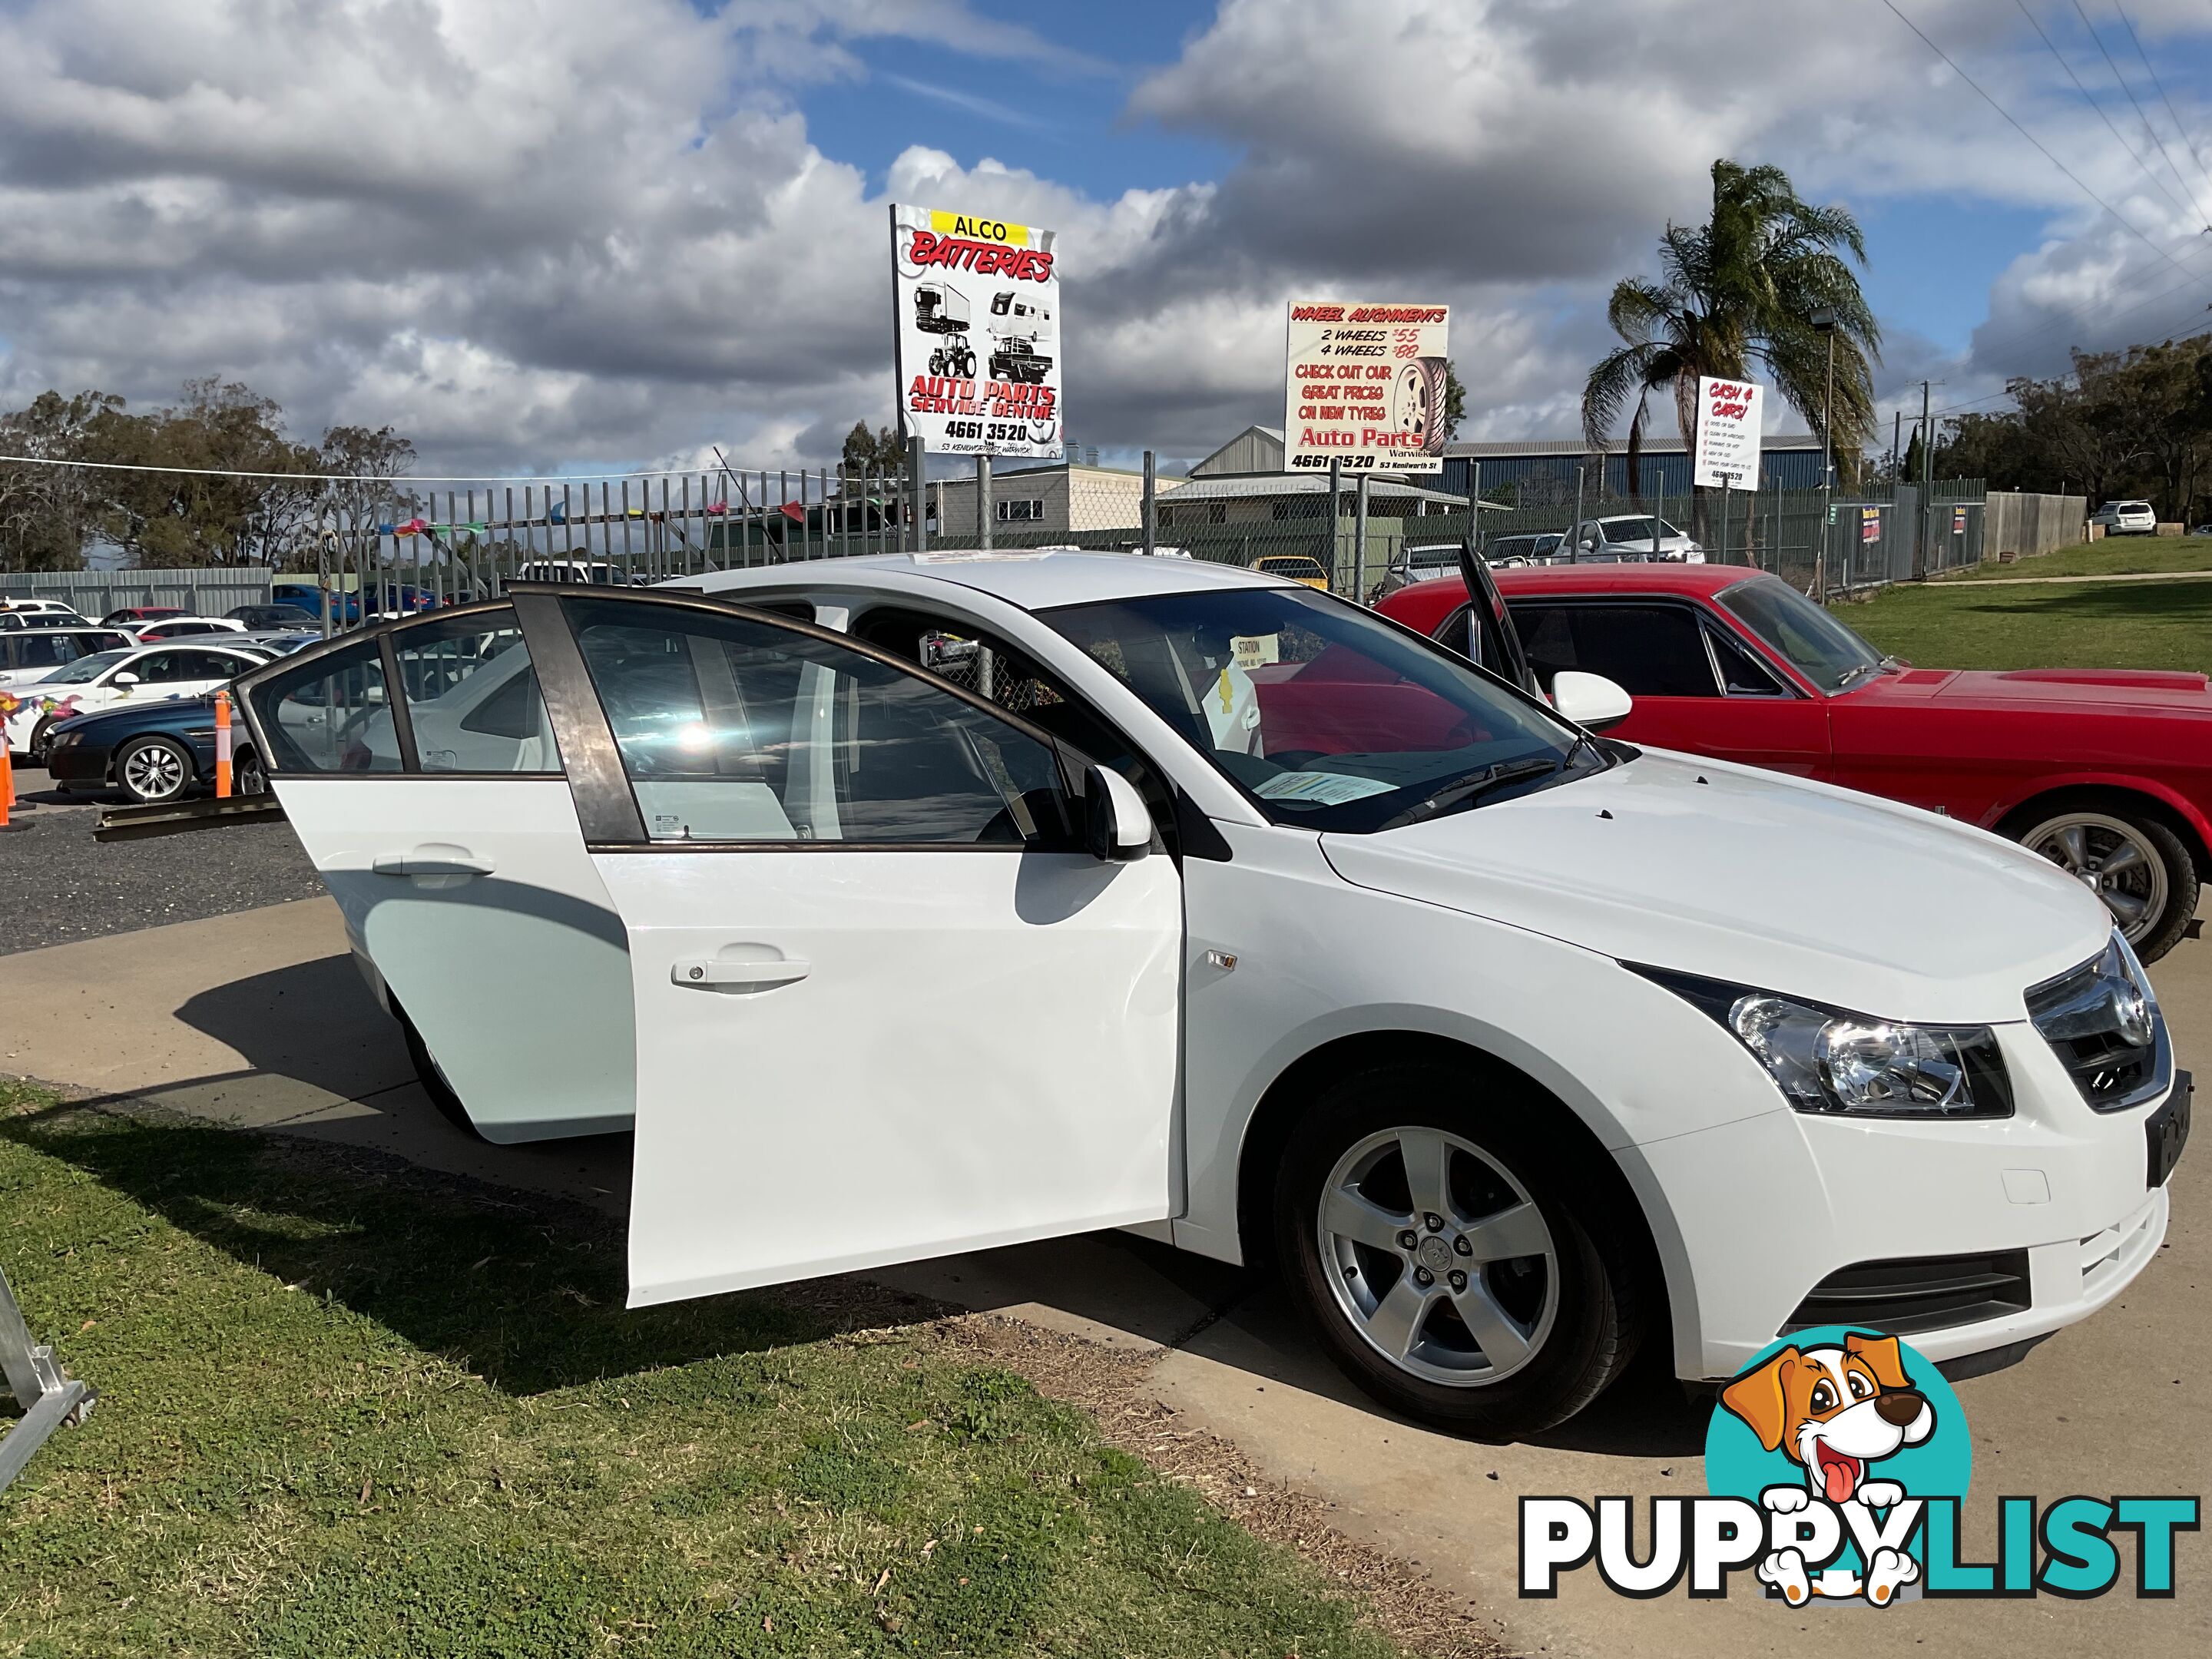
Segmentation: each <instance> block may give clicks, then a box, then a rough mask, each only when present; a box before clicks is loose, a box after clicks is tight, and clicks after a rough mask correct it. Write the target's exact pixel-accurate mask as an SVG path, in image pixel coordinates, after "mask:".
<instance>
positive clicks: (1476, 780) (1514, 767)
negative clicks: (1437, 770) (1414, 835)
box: [1376, 759, 1566, 829]
mask: <svg viewBox="0 0 2212 1659" xmlns="http://www.w3.org/2000/svg"><path fill="white" fill-rule="evenodd" d="M1565 765H1566V763H1565V761H1556V760H1541V759H1530V760H1517V761H1500V762H1498V763H1497V764H1496V765H1494V766H1486V767H1484V768H1483V769H1481V770H1480V771H1477V772H1469V773H1468V774H1467V775H1464V776H1463V777H1458V778H1455V779H1453V780H1452V781H1451V782H1449V783H1448V784H1446V785H1444V786H1443V787H1442V788H1441V789H1437V790H1434V791H1432V792H1431V793H1429V794H1427V795H1425V796H1424V797H1422V798H1421V799H1419V800H1417V801H1415V802H1414V803H1413V805H1411V806H1408V807H1407V809H1406V810H1405V811H1402V812H1401V813H1399V814H1398V815H1397V816H1396V817H1392V818H1389V819H1386V820H1384V821H1383V823H1380V824H1377V825H1376V828H1377V829H1402V828H1403V827H1404V826H1406V825H1407V824H1409V823H1421V822H1422V821H1423V820H1425V819H1427V818H1432V817H1436V816H1437V813H1439V812H1445V811H1450V810H1451V809H1452V808H1453V807H1455V806H1463V805H1466V804H1467V803H1468V802H1469V801H1473V800H1479V799H1481V798H1482V797H1483V796H1485V795H1486V794H1488V793H1490V792H1491V791H1492V790H1493V789H1503V788H1504V787H1505V786H1506V785H1507V784H1509V783H1519V782H1522V781H1523V780H1525V779H1528V778H1534V777H1543V776H1547V775H1549V774H1551V773H1553V772H1557V771H1559V770H1560V769H1563V768H1564V767H1565Z"/></svg>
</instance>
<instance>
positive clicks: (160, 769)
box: [115, 737, 197, 806]
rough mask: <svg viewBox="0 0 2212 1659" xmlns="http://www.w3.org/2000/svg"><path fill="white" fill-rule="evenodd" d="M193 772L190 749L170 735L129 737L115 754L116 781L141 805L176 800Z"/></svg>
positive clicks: (193, 776) (195, 771) (194, 769)
mask: <svg viewBox="0 0 2212 1659" xmlns="http://www.w3.org/2000/svg"><path fill="white" fill-rule="evenodd" d="M195 777H197V768H195V767H194V766H193V764H192V751H191V750H189V749H187V748H185V745H184V744H181V743H179V742H178V741H177V740H176V739H175V738H163V737H147V738H131V741H130V742H128V743H126V744H124V745H123V747H122V748H121V749H120V750H118V751H117V753H116V757H115V781H116V784H117V786H118V787H120V788H121V789H122V791H123V793H125V794H126V795H128V796H130V797H131V799H132V800H134V801H137V803H138V804H139V805H142V806H154V805H159V804H160V803H161V802H163V801H170V800H175V799H179V797H181V796H182V795H183V794H184V793H185V791H186V790H188V789H190V788H191V787H192V782H193V780H194V779H195Z"/></svg>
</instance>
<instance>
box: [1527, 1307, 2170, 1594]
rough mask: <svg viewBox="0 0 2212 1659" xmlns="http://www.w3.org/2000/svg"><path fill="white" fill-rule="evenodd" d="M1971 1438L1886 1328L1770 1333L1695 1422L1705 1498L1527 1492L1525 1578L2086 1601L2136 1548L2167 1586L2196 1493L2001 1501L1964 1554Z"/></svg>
mask: <svg viewBox="0 0 2212 1659" xmlns="http://www.w3.org/2000/svg"><path fill="white" fill-rule="evenodd" d="M1972 1468H1973V1452H1972V1441H1971V1440H1970V1438H1969V1437H1968V1435H1967V1432H1966V1412H1965V1410H1964V1409H1963V1408H1962V1407H1960V1404H1959V1397H1958V1396H1957V1395H1955V1394H1954V1393H1953V1392H1952V1391H1951V1387H1950V1384H1949V1383H1946V1382H1945V1381H1944V1380H1943V1376H1942V1373H1941V1372H1940V1371H1938V1370H1936V1367H1935V1366H1934V1365H1933V1364H1930V1363H1929V1360H1927V1359H1926V1358H1924V1357H1923V1356H1922V1355H1921V1354H1919V1353H1917V1352H1915V1351H1914V1350H1913V1349H1911V1347H1909V1346H1906V1345H1905V1344H1904V1343H1902V1342H1900V1341H1899V1340H1897V1339H1896V1338H1895V1337H1893V1336H1885V1335H1882V1334H1879V1333H1877V1332H1873V1331H1863V1330H1855V1329H1849V1328H1844V1327H1841V1326H1828V1327H1823V1328H1820V1329H1816V1330H1808V1331H1801V1332H1797V1333H1796V1334H1793V1335H1792V1336H1791V1337H1790V1339H1789V1340H1786V1341H1778V1342H1775V1343H1773V1344H1771V1346H1768V1347H1767V1349H1766V1350H1765V1352H1762V1353H1761V1354H1759V1357H1758V1358H1756V1359H1754V1360H1753V1362H1752V1363H1751V1364H1749V1365H1747V1367H1745V1369H1744V1370H1743V1371H1742V1372H1741V1374H1740V1375H1739V1376H1736V1377H1735V1379H1734V1380H1733V1381H1731V1382H1730V1383H1729V1384H1728V1386H1727V1387H1726V1388H1724V1389H1722V1390H1721V1397H1720V1404H1719V1406H1718V1407H1717V1408H1716V1409H1715V1410H1714V1412H1713V1415H1712V1421H1711V1424H1710V1425H1708V1427H1707V1429H1706V1431H1705V1484H1706V1486H1708V1488H1710V1490H1711V1492H1712V1494H1713V1495H1712V1496H1711V1497H1709V1498H1653V1499H1651V1500H1650V1512H1649V1520H1648V1522H1647V1523H1646V1524H1645V1526H1644V1528H1641V1530H1642V1532H1643V1534H1644V1535H1643V1539H1642V1542H1641V1559H1639V1558H1638V1541H1637V1540H1636V1539H1635V1538H1634V1537H1632V1533H1633V1532H1634V1531H1636V1530H1638V1529H1637V1528H1635V1526H1634V1510H1635V1504H1634V1502H1633V1500H1632V1499H1630V1498H1625V1497H1624V1498H1598V1499H1596V1500H1595V1503H1589V1502H1585V1501H1584V1500H1583V1499H1581V1498H1522V1500H1521V1594H1522V1596H1524V1597H1548V1596H1553V1595H1558V1594H1559V1579H1560V1577H1561V1575H1563V1574H1565V1573H1570V1572H1575V1571H1582V1570H1583V1569H1586V1568H1591V1569H1594V1570H1595V1572H1596V1574H1597V1576H1598V1577H1599V1579H1600V1580H1601V1582H1603V1583H1604V1584H1605V1585H1606V1586H1607V1588H1608V1589H1612V1590H1614V1591H1616V1592H1617V1593H1619V1594H1620V1595H1630V1596H1636V1597H1639V1598H1645V1599H1649V1598H1650V1597H1653V1596H1658V1595H1667V1594H1668V1593H1669V1592H1670V1591H1673V1590H1674V1589H1676V1588H1677V1587H1678V1586H1680V1585H1681V1584H1683V1583H1684V1582H1685V1581H1686V1582H1687V1585H1688V1594H1689V1595H1692V1596H1693V1597H1701V1598H1717V1597H1721V1596H1724V1595H1728V1594H1729V1585H1730V1583H1731V1582H1732V1580H1733V1579H1735V1578H1736V1577H1741V1576H1746V1575H1747V1576H1748V1578H1749V1581H1750V1582H1751V1583H1754V1584H1756V1585H1757V1586H1758V1588H1759V1590H1760V1591H1761V1592H1762V1593H1764V1594H1765V1595H1767V1596H1769V1597H1770V1598H1772V1599H1775V1600H1778V1601H1784V1602H1786V1603H1787V1604H1788V1605H1789V1606H1790V1607H1807V1606H1809V1605H1811V1604H1813V1603H1815V1602H1820V1603H1824V1604H1850V1605H1857V1606H1860V1607H1866V1606H1869V1605H1871V1606H1874V1607H1892V1606H1894V1605H1895V1604H1896V1603H1898V1602H1899V1601H1912V1600H1916V1599H1917V1598H1918V1597H1919V1596H1922V1595H1929V1596H1956V1597H1977V1596H1980V1597H2023V1596H2032V1595H2063V1596H2069V1597H2072V1598H2075V1599H2087V1598H2090V1597H2093V1596H2099V1595H2104V1594H2106V1592H2107V1591H2109V1590H2111V1589H2114V1588H2115V1587H2116V1586H2118V1584H2119V1583H2120V1582H2121V1578H2122V1574H2123V1569H2124V1565H2126V1564H2125V1562H2124V1559H2123V1551H2122V1547H2121V1545H2122V1541H2123V1540H2125V1541H2128V1542H2129V1544H2130V1548H2129V1549H2128V1551H2127V1552H2126V1553H2127V1554H2129V1555H2130V1556H2132V1558H2133V1565H2134V1590H2135V1594H2136V1595H2139V1596H2170V1595H2172V1594H2173V1593H2174V1544H2175V1534H2179V1533H2185V1532H2194V1531H2196V1530H2197V1525H2198V1510H2199V1508H2200V1500H2199V1499H2197V1498H2167V1497H2134V1498H2128V1497H2114V1498H2110V1499H2106V1498H2087V1497H2069V1498H2060V1499H2058V1500H2057V1501H2056V1502H2053V1503H2051V1504H2045V1503H2043V1502H2042V1501H2041V1500H2040V1499H2038V1498H2010V1497H2008V1498H2000V1499H1998V1500H1997V1528H1996V1532H1997V1554H1996V1559H1995V1560H1994V1561H1987V1562H1984V1561H1969V1560H1962V1559H1960V1512H1961V1510H1962V1508H1963V1506H1964V1504H1965V1503H1966V1488H1967V1485H1968V1481H1969V1480H1970V1478H1971V1476H1972Z"/></svg>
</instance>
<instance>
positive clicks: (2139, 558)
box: [1937, 536, 2212, 586]
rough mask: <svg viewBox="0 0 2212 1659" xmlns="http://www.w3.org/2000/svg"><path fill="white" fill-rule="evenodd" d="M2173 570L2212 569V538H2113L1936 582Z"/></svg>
mask: <svg viewBox="0 0 2212 1659" xmlns="http://www.w3.org/2000/svg"><path fill="white" fill-rule="evenodd" d="M2169 570H2212V536H2187V537H2184V538H2181V539H2180V540H2179V541H2176V540H2175V539H2174V538H2172V537H2170V536H2166V537H2160V536H2113V537H2111V538H2107V539H2106V540H2104V541H2101V542H2084V543H2082V544H2081V545H2080V546H2078V547H2062V548H2060V549H2058V550H2057V551H2056V552H2052V553H2045V554H2044V555H2042V556H2040V557H2039V558H2033V559H2021V560H2018V561H2016V562H2014V563H2012V564H1999V563H1998V562H1996V560H1995V559H1990V560H1989V561H1987V562H1984V563H1982V564H1978V565H1975V566H1972V568H1968V569H1966V570H1960V571H1956V572H1954V573H1953V574H1949V575H1947V576H1942V577H1939V578H1937V580H1939V581H1941V582H1942V583H1944V584H1945V585H1947V586H1948V584H1950V583H1952V582H1986V581H1996V580H2000V579H2005V578H2014V577H2021V576H2139V575H2145V574H2150V573H2153V572H2160V571H2169Z"/></svg>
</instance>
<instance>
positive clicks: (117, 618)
mask: <svg viewBox="0 0 2212 1659" xmlns="http://www.w3.org/2000/svg"><path fill="white" fill-rule="evenodd" d="M184 614H185V611H184V607H183V606H181V605H123V606H120V607H118V609H116V610H113V611H109V612H108V613H107V614H106V616H104V617H101V618H100V622H101V623H102V624H103V625H104V626H106V627H108V628H132V629H136V628H141V627H143V626H144V625H145V624H146V623H156V622H161V621H164V620H166V619H167V618H168V617H181V616H183V615H184Z"/></svg>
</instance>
